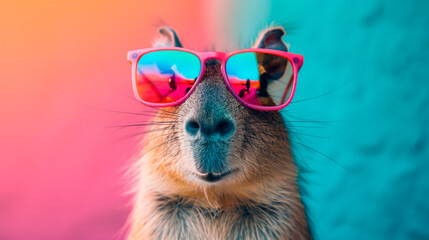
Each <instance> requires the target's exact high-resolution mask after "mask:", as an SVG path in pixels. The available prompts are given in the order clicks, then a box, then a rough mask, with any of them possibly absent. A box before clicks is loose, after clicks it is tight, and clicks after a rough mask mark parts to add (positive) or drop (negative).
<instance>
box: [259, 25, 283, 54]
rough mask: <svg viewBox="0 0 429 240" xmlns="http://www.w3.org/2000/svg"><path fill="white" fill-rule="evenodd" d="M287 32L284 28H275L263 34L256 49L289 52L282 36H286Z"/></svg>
mask: <svg viewBox="0 0 429 240" xmlns="http://www.w3.org/2000/svg"><path fill="white" fill-rule="evenodd" d="M285 34H286V32H285V30H284V29H283V28H280V27H275V28H269V29H268V30H266V31H264V32H262V33H261V34H260V35H259V37H258V39H257V40H256V42H255V45H253V47H254V48H269V49H275V50H280V51H285V52H287V51H288V47H287V45H286V44H285V42H283V40H282V36H283V35H285Z"/></svg>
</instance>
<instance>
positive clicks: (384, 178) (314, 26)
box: [234, 0, 429, 239]
mask: <svg viewBox="0 0 429 240" xmlns="http://www.w3.org/2000/svg"><path fill="white" fill-rule="evenodd" d="M252 3H253V4H249V2H248V1H244V0H243V1H241V3H240V4H241V6H245V7H241V8H239V6H240V4H237V8H236V11H235V13H236V15H235V16H234V18H235V21H234V22H235V23H236V24H237V25H238V26H240V27H241V28H237V29H236V31H239V32H240V31H241V32H240V34H241V35H242V36H246V35H248V34H250V35H252V34H254V33H255V30H257V29H258V28H259V27H260V24H261V22H262V24H263V23H264V22H270V21H274V22H276V23H284V24H285V25H286V31H287V32H288V34H287V36H286V37H285V38H284V39H285V40H286V41H287V42H290V43H291V49H290V51H291V52H296V53H300V54H303V55H304V66H303V68H302V70H301V72H300V75H299V77H298V87H297V95H296V97H295V101H294V102H295V103H292V104H291V105H290V106H289V107H288V108H287V109H285V110H284V116H285V117H286V118H287V120H290V121H304V122H290V123H289V125H291V128H290V129H291V131H296V132H299V133H296V134H295V135H294V137H295V141H297V142H299V143H295V144H294V150H295V153H296V157H297V162H298V163H299V164H300V165H301V166H302V168H301V170H302V171H303V172H302V181H301V182H300V183H301V187H302V189H303V194H304V201H305V204H306V206H307V209H308V213H309V216H310V218H311V219H312V221H313V223H312V231H313V233H314V234H315V235H316V236H315V238H316V239H429V204H428V203H429V200H428V198H429V174H428V171H429V127H428V122H429V106H428V104H429V82H428V81H429V71H428V70H429V69H428V68H429V30H428V29H429V15H428V14H427V10H428V9H429V2H428V1H399V0H389V1H387V0H386V1H383V0H376V1H375V0H374V1H340V0H336V1H308V0H304V1H296V2H293V1H280V0H279V1H271V2H268V3H267V2H263V1H252ZM267 4H268V5H267ZM262 6H266V7H262ZM243 28H244V29H243ZM332 90H335V91H333V92H332ZM330 92H331V93H330ZM325 93H330V94H327V95H325V96H322V97H317V98H314V99H310V100H307V101H302V102H299V100H303V99H308V98H312V97H316V96H320V95H323V94H325ZM307 121H308V122H307ZM319 121H322V122H319ZM324 121H327V122H324ZM293 126H295V127H293ZM304 134H305V135H304ZM308 135H313V136H308ZM301 143H302V144H305V145H306V146H308V147H311V148H313V149H315V150H316V151H318V152H320V153H323V154H325V155H327V156H329V158H328V157H325V156H323V155H321V154H320V153H318V152H315V151H314V150H311V149H310V148H308V147H305V146H303V145H301ZM336 162H337V163H336Z"/></svg>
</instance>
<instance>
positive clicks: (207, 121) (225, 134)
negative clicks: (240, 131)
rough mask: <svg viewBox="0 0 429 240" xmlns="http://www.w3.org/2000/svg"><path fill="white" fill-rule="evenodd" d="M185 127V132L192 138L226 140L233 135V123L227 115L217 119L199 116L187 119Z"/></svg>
mask: <svg viewBox="0 0 429 240" xmlns="http://www.w3.org/2000/svg"><path fill="white" fill-rule="evenodd" d="M185 128H186V132H187V133H188V134H189V135H190V136H191V137H194V138H196V137H201V138H204V139H211V140H228V139H229V138H231V137H232V135H234V132H235V123H234V121H233V120H232V119H230V118H228V117H223V118H219V119H213V118H204V117H200V118H199V119H190V120H188V121H187V122H186V125H185Z"/></svg>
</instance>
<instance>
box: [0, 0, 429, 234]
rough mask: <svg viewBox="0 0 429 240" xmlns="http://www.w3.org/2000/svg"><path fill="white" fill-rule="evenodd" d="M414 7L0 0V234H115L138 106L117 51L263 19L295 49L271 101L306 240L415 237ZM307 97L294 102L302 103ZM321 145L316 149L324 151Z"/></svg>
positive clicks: (419, 137) (215, 35) (379, 1)
mask: <svg viewBox="0 0 429 240" xmlns="http://www.w3.org/2000/svg"><path fill="white" fill-rule="evenodd" d="M427 9H429V2H428V1H424V0H422V1H417V0H410V1H400V0H389V1H387V0H374V1H355V0H351V1H341V0H333V1H316V0H302V1H281V0H272V1H262V0H261V1H250V2H249V1H248V0H237V1H227V0H220V1H197V0H189V1H177V0H174V1H167V0H157V1H127V2H126V1H82V0H77V1H70V2H68V3H66V2H63V1H51V0H42V1H29V0H0V239H1V240H3V239H4V240H23V239H33V240H38V239H44V240H50V239H70V240H76V239H92V240H96V239H100V240H101V239H104V240H108V239H122V238H123V232H122V231H121V229H122V227H123V226H124V223H125V221H126V218H127V214H128V213H129V211H130V205H129V196H127V195H126V194H125V191H126V189H127V188H126V186H127V180H126V178H124V177H123V175H124V172H125V170H126V168H127V166H128V165H129V164H130V162H131V159H132V156H133V155H134V154H135V153H136V152H138V150H139V145H138V140H139V136H137V137H132V136H131V137H130V136H129V135H133V134H135V133H136V132H138V131H139V129H115V128H110V126H114V125H121V124H127V123H136V122H138V121H141V120H143V118H141V117H139V116H136V115H127V114H120V113H116V112H110V111H106V110H120V111H131V112H138V111H142V110H148V109H147V108H145V107H143V106H141V105H140V104H138V103H136V102H135V101H134V100H133V99H132V98H133V97H132V91H131V81H130V77H131V75H130V67H129V65H128V63H127V61H126V53H127V51H128V50H131V49H138V48H145V47H149V46H151V43H152V41H153V39H154V37H155V35H156V27H157V26H162V25H168V26H171V27H173V28H174V29H175V30H176V31H177V32H178V33H179V35H180V36H181V39H182V43H183V44H184V46H185V47H188V48H192V49H194V50H204V49H205V48H206V47H207V46H209V47H211V46H212V45H213V44H214V43H216V44H217V46H219V48H218V49H219V50H224V49H231V48H232V47H233V46H235V45H240V47H249V46H250V43H251V41H252V40H253V39H254V38H255V37H256V35H257V33H258V32H259V31H260V30H261V29H263V28H264V27H265V26H266V25H267V24H268V25H269V24H270V23H272V22H274V23H277V24H282V25H284V26H285V27H286V31H287V36H285V38H284V39H285V41H286V42H289V43H290V44H291V48H290V50H291V52H295V53H300V54H303V55H304V56H305V64H304V66H303V68H302V70H301V72H300V75H299V78H298V88H297V93H296V97H295V100H294V102H293V103H292V104H291V105H290V106H289V107H288V108H287V109H285V110H284V111H283V112H284V116H285V118H286V119H287V120H291V121H301V122H289V123H288V124H289V125H290V128H291V129H294V130H296V132H298V133H296V134H294V135H293V137H294V139H295V141H297V142H299V143H301V144H297V143H295V144H294V146H293V147H294V151H295V155H296V162H297V164H298V165H300V166H301V176H300V186H301V189H302V195H303V200H304V202H305V205H306V208H307V212H308V215H309V218H310V219H311V230H312V233H313V235H314V238H315V239H428V238H429V228H428V226H429V204H428V202H429V201H428V198H429V174H428V172H429V171H428V170H429V147H428V143H429V127H428V124H427V123H428V122H429V107H428V103H429V84H428V81H429V72H428V66H429V56H428V53H429V32H428V29H429V15H428V14H427ZM303 100H305V101H303ZM325 155H326V156H325Z"/></svg>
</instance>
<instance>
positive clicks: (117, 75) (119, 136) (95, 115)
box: [0, 0, 216, 240]
mask: <svg viewBox="0 0 429 240" xmlns="http://www.w3.org/2000/svg"><path fill="white" fill-rule="evenodd" d="M204 2H205V1H204ZM202 3H203V1H197V0H190V1H180V2H179V1H167V0H157V1H86V0H85V1H83V0H78V1H68V2H64V1H49V0H43V1H30V0H5V1H0V68H1V70H0V116H1V118H0V239H2V240H3V239H44V240H49V239H120V238H122V237H123V232H121V229H122V227H123V226H124V223H125V221H126V218H127V215H128V213H129V210H130V206H129V196H127V195H126V194H125V191H126V189H127V188H126V185H127V181H126V178H124V177H123V175H124V172H125V170H126V166H127V165H128V164H129V163H130V161H131V157H132V156H133V154H135V153H136V152H137V151H138V150H139V148H138V138H136V137H126V136H127V135H130V134H133V133H135V132H136V131H137V129H119V130H118V129H113V128H109V126H113V125H120V124H127V123H137V122H138V121H140V120H142V118H141V117H139V116H136V115H126V114H120V113H114V112H109V111H105V110H103V109H107V110H120V111H131V112H138V111H140V110H142V109H143V107H142V106H141V105H140V104H138V103H136V102H135V101H134V100H133V95H132V91H131V90H132V88H131V73H130V66H129V64H128V62H127V61H126V53H127V51H128V50H132V49H139V48H145V47H150V46H151V43H152V41H153V39H154V37H155V36H156V28H157V26H162V25H163V24H164V23H165V24H166V25H168V26H171V27H173V28H175V29H176V31H177V32H178V33H179V34H180V35H181V36H182V43H183V44H184V45H185V46H192V49H194V50H202V49H203V48H204V45H205V42H206V39H209V38H210V37H211V36H210V34H211V33H210V32H212V31H210V26H211V24H210V22H213V19H214V18H215V17H216V16H215V15H213V14H212V15H210V13H208V12H214V11H205V10H207V9H212V8H213V7H212V6H211V5H210V4H208V3H206V5H201V4H202ZM146 110H147V109H146Z"/></svg>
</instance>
